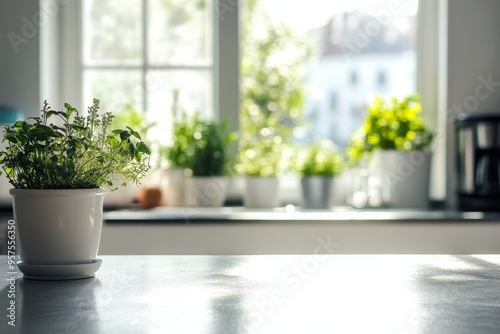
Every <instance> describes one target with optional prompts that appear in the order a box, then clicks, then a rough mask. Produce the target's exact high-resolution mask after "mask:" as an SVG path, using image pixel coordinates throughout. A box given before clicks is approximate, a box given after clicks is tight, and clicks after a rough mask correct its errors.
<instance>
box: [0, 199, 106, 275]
mask: <svg viewBox="0 0 500 334" xmlns="http://www.w3.org/2000/svg"><path fill="white" fill-rule="evenodd" d="M10 194H11V195H12V197H13V209H14V220H15V221H16V226H17V232H18V238H19V239H18V240H19V242H20V245H19V246H20V255H21V260H22V261H23V264H24V265H36V266H46V265H49V266H50V265H79V264H86V263H91V262H93V261H96V259H97V251H98V249H99V242H100V238H101V229H102V218H103V194H104V189H46V190H45V189H36V190H25V189H11V190H10ZM92 275H93V274H92Z"/></svg>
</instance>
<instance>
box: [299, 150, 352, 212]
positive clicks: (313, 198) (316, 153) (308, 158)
mask: <svg viewBox="0 0 500 334" xmlns="http://www.w3.org/2000/svg"><path fill="white" fill-rule="evenodd" d="M343 167H344V159H343V158H342V155H341V154H340V153H339V152H338V151H337V150H336V149H335V147H334V146H333V144H332V143H331V142H328V141H317V142H314V143H313V144H312V145H310V146H308V147H307V148H305V149H301V150H299V152H298V154H297V159H296V162H295V170H296V172H297V173H298V174H299V176H300V182H301V189H302V201H303V207H304V208H305V209H328V208H329V207H330V206H331V204H332V195H333V194H332V191H333V178H334V176H335V175H338V174H340V172H341V171H342V169H343Z"/></svg>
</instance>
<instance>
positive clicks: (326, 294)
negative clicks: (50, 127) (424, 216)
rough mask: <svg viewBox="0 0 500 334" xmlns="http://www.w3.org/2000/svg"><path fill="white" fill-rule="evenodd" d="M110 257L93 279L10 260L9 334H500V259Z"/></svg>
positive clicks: (324, 244) (0, 287)
mask: <svg viewBox="0 0 500 334" xmlns="http://www.w3.org/2000/svg"><path fill="white" fill-rule="evenodd" d="M318 248H323V251H325V250H326V251H327V252H328V253H331V252H333V251H334V250H333V249H334V246H333V245H330V244H329V243H328V240H319V241H318ZM101 258H102V260H103V264H102V267H101V269H100V270H99V271H98V272H97V274H96V276H95V277H94V278H89V279H82V280H73V281H35V280H28V279H23V278H22V274H21V273H19V272H17V270H16V269H14V270H12V271H14V272H13V273H8V271H9V269H8V267H7V263H6V261H7V259H6V257H5V256H3V257H1V258H0V263H1V267H0V268H2V272H1V273H0V278H1V280H0V282H1V283H0V294H1V300H2V308H1V309H2V311H1V312H2V313H3V315H2V317H0V319H1V323H0V332H1V333H93V334H99V333H120V334H122V333H190V334H192V333H218V334H222V333H383V334H389V333H397V334H402V333H426V334H427V333H428V334H430V333H436V334H438V333H439V334H447V333H450V334H452V333H453V334H456V333H474V334H486V333H488V334H489V333H491V334H493V333H495V334H498V333H500V297H499V296H500V256H499V255H477V256H473V255H461V256H451V255H334V254H327V255H319V254H311V255H274V256H266V255H260V256H256V255H251V256H102V257H101ZM10 276H15V277H16V278H15V281H13V282H9V281H8V279H9V277H10ZM10 283H13V284H12V285H10ZM12 301H14V305H15V310H14V311H13V314H14V319H15V327H14V326H11V325H9V324H8V321H12V320H10V319H9V317H7V315H9V312H10V311H9V310H7V307H8V305H10V304H9V303H12ZM10 313H11V314H12V312H10Z"/></svg>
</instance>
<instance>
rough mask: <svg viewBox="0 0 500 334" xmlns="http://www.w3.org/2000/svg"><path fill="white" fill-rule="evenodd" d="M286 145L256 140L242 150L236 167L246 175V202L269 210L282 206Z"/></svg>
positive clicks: (248, 205) (247, 204) (251, 206)
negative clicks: (281, 185)
mask: <svg viewBox="0 0 500 334" xmlns="http://www.w3.org/2000/svg"><path fill="white" fill-rule="evenodd" d="M283 150H284V147H283V146H281V145H276V144H275V143H273V142H269V141H261V142H255V143H253V145H252V146H251V147H248V148H246V149H245V150H242V151H241V152H240V154H239V162H238V164H237V165H236V170H237V171H238V172H239V174H241V175H245V190H244V193H243V205H244V206H245V207H247V208H255V209H265V208H275V207H277V206H279V205H280V196H279V191H280V179H279V177H280V176H281V174H282V172H283V170H284V167H285V165H284V159H283Z"/></svg>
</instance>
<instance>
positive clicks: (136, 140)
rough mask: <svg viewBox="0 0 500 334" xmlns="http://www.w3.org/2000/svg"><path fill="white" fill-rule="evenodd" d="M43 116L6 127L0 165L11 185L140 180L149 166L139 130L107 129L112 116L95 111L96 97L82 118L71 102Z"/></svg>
mask: <svg viewBox="0 0 500 334" xmlns="http://www.w3.org/2000/svg"><path fill="white" fill-rule="evenodd" d="M64 108H65V110H64V111H57V110H51V109H50V106H49V105H48V103H47V101H45V103H44V106H43V109H42V112H41V116H40V117H35V118H30V119H28V120H27V121H18V122H16V123H15V124H13V125H10V126H6V127H5V135H4V142H7V143H8V145H7V148H6V150H5V151H2V152H0V164H1V165H2V167H3V170H4V171H5V173H6V174H7V176H8V178H9V180H10V183H11V184H12V185H13V186H14V187H15V188H20V189H78V188H98V187H106V188H109V189H111V187H112V184H113V181H114V180H118V176H119V175H120V174H121V175H122V177H121V178H120V180H121V181H122V182H123V183H122V185H124V184H126V183H128V182H134V183H136V184H138V183H139V181H140V179H141V178H142V177H143V176H144V175H145V174H146V172H147V171H148V170H149V168H150V167H149V155H150V154H151V150H150V149H149V147H148V146H147V145H146V144H145V143H144V142H143V141H142V140H141V136H140V135H139V133H137V132H136V131H134V130H133V129H131V128H129V127H127V128H126V129H118V130H113V131H109V127H110V125H111V123H112V120H113V115H112V114H111V113H109V112H107V113H100V112H99V109H100V107H99V100H97V99H94V100H93V104H92V106H90V107H89V108H88V115H87V116H85V117H84V116H82V115H80V113H79V112H78V110H77V109H76V108H74V107H72V106H71V105H70V104H69V103H65V104H64Z"/></svg>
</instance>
